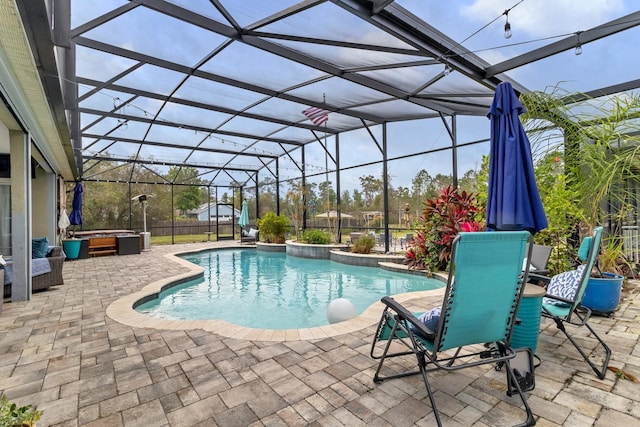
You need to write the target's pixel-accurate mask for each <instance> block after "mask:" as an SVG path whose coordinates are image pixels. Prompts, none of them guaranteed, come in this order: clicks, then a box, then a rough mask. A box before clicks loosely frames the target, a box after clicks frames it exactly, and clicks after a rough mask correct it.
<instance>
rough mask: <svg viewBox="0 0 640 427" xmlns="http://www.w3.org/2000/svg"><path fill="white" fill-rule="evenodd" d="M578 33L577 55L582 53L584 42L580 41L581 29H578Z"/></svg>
mask: <svg viewBox="0 0 640 427" xmlns="http://www.w3.org/2000/svg"><path fill="white" fill-rule="evenodd" d="M576 35H577V36H578V41H577V42H576V50H575V54H576V56H578V55H582V43H581V42H580V31H578V32H577V33H576Z"/></svg>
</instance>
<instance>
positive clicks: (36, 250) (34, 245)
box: [31, 237, 49, 258]
mask: <svg viewBox="0 0 640 427" xmlns="http://www.w3.org/2000/svg"><path fill="white" fill-rule="evenodd" d="M47 252H49V239H47V238H46V237H43V238H41V239H31V258H44V257H46V256H47Z"/></svg>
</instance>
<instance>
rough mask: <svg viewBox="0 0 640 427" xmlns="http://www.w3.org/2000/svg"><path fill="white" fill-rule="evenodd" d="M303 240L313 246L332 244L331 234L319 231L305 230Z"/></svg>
mask: <svg viewBox="0 0 640 427" xmlns="http://www.w3.org/2000/svg"><path fill="white" fill-rule="evenodd" d="M301 240H302V241H303V242H304V243H309V244H311V245H328V244H330V243H331V234H330V233H327V232H326V231H322V230H317V229H313V230H305V231H304V232H303V233H302V239H301Z"/></svg>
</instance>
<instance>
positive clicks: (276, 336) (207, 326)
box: [106, 247, 444, 342]
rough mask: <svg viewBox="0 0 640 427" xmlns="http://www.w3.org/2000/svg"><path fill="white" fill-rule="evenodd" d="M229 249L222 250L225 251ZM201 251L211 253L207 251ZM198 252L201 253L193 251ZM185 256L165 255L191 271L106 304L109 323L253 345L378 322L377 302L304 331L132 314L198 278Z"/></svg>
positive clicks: (199, 270)
mask: <svg viewBox="0 0 640 427" xmlns="http://www.w3.org/2000/svg"><path fill="white" fill-rule="evenodd" d="M228 248H229V247H227V248H225V249H228ZM204 250H211V249H210V248H208V249H204ZM193 252H200V251H193ZM185 253H189V251H187V252H184V251H182V252H175V253H170V254H166V255H164V256H165V257H166V258H167V259H168V260H170V261H172V262H176V263H179V264H180V265H182V266H184V267H186V268H188V269H189V270H190V271H189V272H186V273H182V274H178V275H174V276H170V277H166V278H163V279H161V280H157V281H155V282H152V283H150V284H148V285H146V286H145V287H143V288H142V289H141V290H139V291H137V292H134V293H132V294H130V295H127V296H125V297H122V298H119V299H118V300H116V301H114V302H112V303H111V304H109V306H108V307H107V309H106V314H107V316H108V317H109V318H111V319H112V320H114V321H116V322H118V323H121V324H124V325H127V326H133V327H138V328H150V329H165V330H196V329H202V330H205V331H208V332H213V333H216V334H218V335H220V336H223V337H226V338H235V339H245V340H252V341H277V342H282V341H300V340H312V339H322V338H330V337H335V336H338V335H344V334H349V333H353V332H356V331H360V330H362V329H365V328H367V327H369V326H372V325H374V324H376V323H377V322H378V321H379V320H380V315H381V314H382V310H383V309H384V305H383V304H382V303H381V302H380V301H377V302H375V303H374V304H372V305H371V306H369V307H368V308H367V309H366V310H365V311H364V312H363V313H362V314H360V315H359V316H357V317H355V318H353V319H350V320H347V321H344V322H340V323H334V324H331V325H325V326H318V327H314V328H304V329H255V328H247V327H244V326H239V325H235V324H232V323H229V322H227V321H224V320H218V319H215V320H172V319H159V318H154V317H149V316H147V315H144V314H141V313H138V312H137V311H135V310H134V308H133V307H134V306H135V304H136V302H138V301H140V300H142V299H145V298H148V297H150V296H152V295H154V294H159V293H160V292H161V291H162V289H163V288H165V287H166V286H168V285H170V284H173V283H175V282H177V281H185V280H189V279H192V278H195V277H198V276H199V275H201V274H202V273H203V271H204V269H203V268H202V267H200V266H197V265H195V264H192V263H190V262H189V261H186V260H184V259H182V258H180V257H179V256H178V255H182V254H185ZM434 295H444V287H442V288H439V289H434V290H429V291H419V292H409V293H403V294H397V295H393V297H394V298H395V299H396V300H397V301H398V302H400V303H403V302H405V301H408V300H411V299H415V298H422V297H427V296H434Z"/></svg>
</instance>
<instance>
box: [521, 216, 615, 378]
mask: <svg viewBox="0 0 640 427" xmlns="http://www.w3.org/2000/svg"><path fill="white" fill-rule="evenodd" d="M601 240H602V227H597V228H596V229H595V230H594V231H593V235H592V236H587V237H585V238H584V239H583V240H582V243H581V244H580V249H579V250H578V258H579V259H580V260H581V261H583V262H584V264H583V265H584V267H582V268H581V269H580V270H579V272H578V271H576V272H575V274H576V276H575V278H574V279H573V280H572V281H571V283H568V284H567V285H566V286H567V288H568V287H569V286H572V289H571V291H566V290H565V291H561V292H556V291H555V290H554V289H552V288H551V285H549V286H547V294H546V295H545V299H544V300H543V303H542V316H544V317H547V318H549V319H552V320H553V321H554V322H555V324H556V326H557V327H558V329H560V330H561V331H562V333H564V334H565V336H566V337H567V338H568V339H569V341H571V344H573V346H574V347H575V348H576V350H578V352H579V353H580V355H581V356H582V358H583V359H584V360H585V361H586V362H587V363H588V364H589V366H590V367H591V369H593V371H594V372H595V373H596V375H597V376H598V378H600V379H604V377H605V374H606V373H607V366H609V359H610V358H611V349H610V348H609V346H607V344H606V343H605V342H604V341H603V340H602V338H600V336H599V335H598V334H597V333H596V331H594V330H593V328H592V327H591V326H590V325H589V323H588V322H589V318H590V317H591V310H590V309H589V308H587V307H584V306H582V305H581V304H580V303H581V301H582V297H583V296H584V292H585V290H586V289H587V284H588V282H589V276H590V275H591V270H592V269H593V266H594V265H595V263H596V258H597V256H598V251H599V249H600V241H601ZM567 273H569V272H567ZM563 274H566V273H563ZM531 276H532V277H533V278H534V279H535V281H536V282H537V283H539V282H542V283H544V284H545V285H547V284H550V283H551V282H552V278H549V277H543V276H538V275H535V274H532V275H531ZM554 277H555V276H554ZM559 294H564V295H565V296H564V297H562V296H559ZM565 324H570V325H573V326H577V327H581V326H584V327H586V328H587V329H588V330H589V332H591V335H593V336H594V338H595V339H596V340H597V341H598V343H599V345H600V347H601V348H602V350H603V351H604V357H603V362H602V364H598V365H596V364H595V363H594V362H593V361H592V357H590V355H588V354H586V352H585V351H584V350H583V349H582V348H581V347H580V346H579V345H578V343H577V342H576V340H575V339H574V338H573V336H572V335H571V334H570V333H569V332H568V331H567V328H566V327H565Z"/></svg>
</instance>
